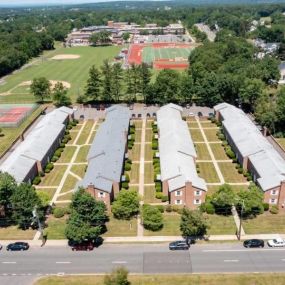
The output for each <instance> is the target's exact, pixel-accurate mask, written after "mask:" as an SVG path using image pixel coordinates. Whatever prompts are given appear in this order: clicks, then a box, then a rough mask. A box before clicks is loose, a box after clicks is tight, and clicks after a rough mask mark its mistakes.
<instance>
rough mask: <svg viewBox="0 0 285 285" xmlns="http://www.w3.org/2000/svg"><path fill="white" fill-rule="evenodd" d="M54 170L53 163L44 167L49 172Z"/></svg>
mask: <svg viewBox="0 0 285 285" xmlns="http://www.w3.org/2000/svg"><path fill="white" fill-rule="evenodd" d="M53 168H54V165H53V163H51V162H49V163H48V164H47V165H46V169H49V170H52V169H53Z"/></svg>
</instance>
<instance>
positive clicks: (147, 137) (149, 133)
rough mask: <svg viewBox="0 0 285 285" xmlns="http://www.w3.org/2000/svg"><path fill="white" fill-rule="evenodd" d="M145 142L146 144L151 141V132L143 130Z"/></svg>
mask: <svg viewBox="0 0 285 285" xmlns="http://www.w3.org/2000/svg"><path fill="white" fill-rule="evenodd" d="M145 141H146V142H151V141H152V130H145Z"/></svg>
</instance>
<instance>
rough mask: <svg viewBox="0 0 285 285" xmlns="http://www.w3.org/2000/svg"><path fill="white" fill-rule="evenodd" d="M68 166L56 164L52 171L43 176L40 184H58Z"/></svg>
mask: <svg viewBox="0 0 285 285" xmlns="http://www.w3.org/2000/svg"><path fill="white" fill-rule="evenodd" d="M66 168H67V166H65V165H55V166H54V168H53V170H52V171H51V172H50V173H47V174H46V175H45V177H42V182H41V183H40V186H58V185H59V183H60V181H61V179H62V176H63V174H64V172H65V170H66Z"/></svg>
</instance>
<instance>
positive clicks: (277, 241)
mask: <svg viewBox="0 0 285 285" xmlns="http://www.w3.org/2000/svg"><path fill="white" fill-rule="evenodd" d="M267 244H268V245H269V246H271V247H283V246H285V241H284V239H282V238H276V239H271V240H269V241H268V242H267Z"/></svg>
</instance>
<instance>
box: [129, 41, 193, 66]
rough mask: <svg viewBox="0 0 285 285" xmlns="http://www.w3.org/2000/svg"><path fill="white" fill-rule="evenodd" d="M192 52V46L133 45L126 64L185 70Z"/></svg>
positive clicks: (166, 44) (170, 44) (164, 44)
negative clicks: (145, 64)
mask: <svg viewBox="0 0 285 285" xmlns="http://www.w3.org/2000/svg"><path fill="white" fill-rule="evenodd" d="M192 50H193V46H191V45H189V44H173V43H154V44H148V45H147V44H133V45H131V47H130V50H129V55H128V63H130V64H132V63H134V64H140V63H142V62H145V63H147V64H149V65H152V66H153V68H155V69H185V68H187V67H188V57H189V55H190V53H191V51H192Z"/></svg>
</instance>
